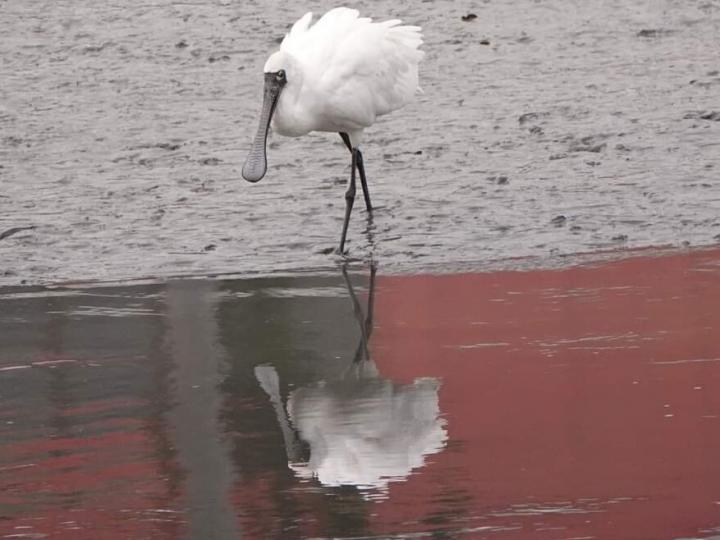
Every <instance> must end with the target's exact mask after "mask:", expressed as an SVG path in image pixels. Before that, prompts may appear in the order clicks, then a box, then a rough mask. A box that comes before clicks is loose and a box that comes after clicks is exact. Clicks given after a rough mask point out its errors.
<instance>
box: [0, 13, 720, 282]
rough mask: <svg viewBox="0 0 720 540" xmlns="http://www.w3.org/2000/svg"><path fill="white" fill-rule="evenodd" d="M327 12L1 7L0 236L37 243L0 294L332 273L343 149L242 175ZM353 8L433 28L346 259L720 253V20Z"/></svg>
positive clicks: (381, 151)
mask: <svg viewBox="0 0 720 540" xmlns="http://www.w3.org/2000/svg"><path fill="white" fill-rule="evenodd" d="M330 5H331V3H330V2H315V1H313V2H309V3H306V4H303V5H302V6H300V5H293V4H290V5H288V4H287V3H284V2H283V3H281V2H275V1H272V2H232V1H230V0H222V1H215V2H182V3H180V2H170V1H157V2H142V3H135V4H133V5H129V4H127V3H125V2H102V3H97V2H87V1H83V0H73V1H68V0H60V1H52V2H23V1H20V0H5V1H3V2H2V3H1V4H0V13H1V14H2V16H0V36H2V39H0V58H2V61H1V62H0V80H2V84H1V85H0V234H1V233H2V232H3V231H6V230H9V229H11V228H14V227H34V229H27V230H23V231H20V232H17V233H16V234H14V235H12V236H8V237H6V238H4V239H2V240H0V283H3V284H18V283H21V282H25V283H29V284H34V283H53V282H54V283H57V282H62V281H67V280H78V279H80V280H119V279H126V278H136V277H138V276H161V277H163V276H173V275H188V274H195V275H197V274H208V273H216V272H238V273H246V272H259V273H267V272H270V271H276V270H279V269H280V270H287V269H299V268H308V267H314V268H332V267H333V266H334V264H335V260H334V259H333V257H331V256H327V255H324V254H323V251H324V250H325V249H326V248H328V247H333V246H334V245H336V243H337V241H338V237H339V232H340V226H341V220H342V216H343V209H344V199H343V192H344V187H343V185H342V184H343V183H344V182H345V181H346V177H347V175H348V173H349V170H348V169H349V160H348V157H347V152H346V151H345V150H344V148H343V147H342V144H341V142H340V140H339V137H337V136H334V135H332V136H330V135H327V136H326V135H313V136H309V137H304V138H301V139H284V138H281V137H273V138H272V141H271V145H270V149H269V160H270V171H269V174H268V176H267V177H266V178H265V179H264V180H263V181H262V182H260V183H259V184H257V185H250V184H247V183H245V182H244V181H242V180H241V177H240V168H241V165H242V161H243V159H244V156H245V152H246V151H247V148H248V146H249V142H250V138H251V135H252V133H253V131H254V129H255V127H256V115H257V113H258V111H259V108H260V95H261V88H260V85H261V76H260V72H261V70H262V65H263V63H264V60H265V58H266V57H267V55H268V54H269V52H270V51H272V50H273V49H274V48H275V47H277V39H278V38H279V37H281V36H282V35H283V33H284V32H285V31H286V29H287V27H288V25H289V24H290V23H292V22H293V21H294V20H295V19H297V18H298V17H299V16H300V15H302V14H303V13H304V11H306V10H307V9H312V10H314V11H315V12H316V13H322V12H323V11H324V10H326V9H327V8H328V7H330ZM354 5H355V6H357V7H359V8H360V9H361V10H362V11H363V13H365V14H369V15H371V16H374V17H376V18H389V17H400V18H402V19H404V20H406V21H408V22H409V23H413V24H420V25H422V26H423V27H424V31H425V38H426V45H425V50H426V51H427V57H426V60H425V63H424V65H423V68H422V74H421V78H422V86H423V88H424V94H422V95H421V96H420V97H419V99H418V100H417V102H416V103H414V104H412V105H410V106H408V107H407V108H405V109H403V110H402V111H399V112H397V113H395V114H393V115H392V117H389V118H388V119H387V120H383V121H382V122H380V123H379V124H377V125H376V126H373V128H372V129H371V130H369V131H368V133H367V138H366V144H365V147H364V153H365V157H366V162H367V169H368V175H369V178H370V185H371V191H372V195H373V200H374V202H375V204H376V206H378V209H377V211H376V212H375V217H374V222H373V223H372V226H370V227H369V229H370V233H371V234H366V233H364V232H363V230H364V229H366V228H368V223H367V222H366V220H365V216H364V213H363V211H362V209H361V208H359V209H358V210H357V213H356V215H355V216H354V219H353V222H352V226H351V231H350V243H349V248H350V253H351V255H352V256H353V257H355V258H358V259H367V258H368V257H369V256H370V254H371V253H372V254H373V256H374V258H375V259H376V260H380V261H382V263H383V264H384V268H385V271H386V272H399V271H403V270H408V269H412V270H423V269H426V268H428V267H435V268H437V267H439V266H440V267H448V268H453V266H454V265H455V264H456V263H457V262H458V261H460V260H462V261H474V262H477V265H478V267H479V266H481V265H486V264H488V262H489V261H498V260H505V259H508V258H516V257H529V258H531V259H532V260H533V261H535V264H539V265H546V264H552V261H554V260H555V258H556V257H557V256H558V255H563V254H568V253H577V252H589V251H595V250H597V249H607V248H615V247H623V246H628V247H641V246H651V245H652V246H657V245H674V246H678V245H682V244H684V243H689V244H691V245H693V246H697V245H707V244H712V243H714V242H716V241H717V239H718V234H720V218H718V215H719V213H718V208H719V207H720V188H719V186H718V180H717V176H718V169H720V146H719V145H720V142H719V141H720V122H718V119H720V112H718V103H717V95H718V91H720V74H719V73H718V72H719V70H720V63H719V62H718V58H720V3H719V2H718V1H717V0H693V1H680V0H644V1H640V2H624V1H620V0H614V1H610V2H600V3H596V5H584V4H583V5H578V4H577V3H575V2H570V1H568V0H556V1H552V2H536V1H533V0H517V1H514V2H469V3H465V4H462V5H461V4H458V3H456V2H449V1H444V2H441V1H435V2H422V3H418V2H414V3H404V4H402V5H399V4H398V3H397V2H390V1H379V2H357V3H355V4H354ZM468 12H473V13H476V14H477V16H478V17H477V19H475V20H473V21H469V22H465V21H463V20H461V16H463V15H466V14H467V13H468ZM481 261H482V263H481Z"/></svg>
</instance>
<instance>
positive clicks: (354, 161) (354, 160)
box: [339, 150, 357, 255]
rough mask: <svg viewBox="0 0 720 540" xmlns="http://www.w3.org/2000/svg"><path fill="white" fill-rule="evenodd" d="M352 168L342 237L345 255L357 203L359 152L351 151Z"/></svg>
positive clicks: (346, 195)
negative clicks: (346, 242) (356, 187)
mask: <svg viewBox="0 0 720 540" xmlns="http://www.w3.org/2000/svg"><path fill="white" fill-rule="evenodd" d="M350 152H351V153H352V166H351V168H350V169H351V170H350V185H349V186H348V188H347V191H346V192H345V221H344V223H343V230H342V236H341V237H340V250H339V251H340V254H341V255H342V254H343V253H345V238H346V237H347V230H348V224H349V223H350V214H351V213H352V208H353V204H354V203H355V167H356V165H357V150H351V151H350Z"/></svg>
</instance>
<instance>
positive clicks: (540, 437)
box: [0, 249, 720, 540]
mask: <svg viewBox="0 0 720 540" xmlns="http://www.w3.org/2000/svg"><path fill="white" fill-rule="evenodd" d="M718 305H720V251H719V250H717V249H714V250H704V251H702V250H701V251H694V252H688V253H685V254H677V253H676V254H672V255H667V256H662V257H660V256H655V255H639V256H636V257H634V258H631V259H627V260H620V261H613V262H599V263H595V264H588V265H584V266H578V267H575V268H569V269H563V270H553V271H514V272H513V271H508V272H491V273H466V274H455V275H435V276H434V275H418V276H397V275H386V274H384V273H383V270H382V267H379V268H378V269H377V272H376V274H375V273H374V271H373V270H371V269H370V268H364V269H362V270H356V271H352V272H347V273H343V271H342V270H341V269H338V270H337V271H336V272H335V273H334V274H328V275H324V276H322V275H312V274H298V275H295V276H288V277H274V278H258V279H226V280H221V279H217V280H175V281H170V282H168V283H163V284H137V285H126V286H115V287H110V286H77V287H62V288H53V289H31V288H14V289H5V290H3V291H2V292H0V538H53V539H55V538H57V539H64V538H67V539H70V538H72V539H83V538H87V539H90V538H137V539H141V538H158V539H160V538H167V539H171V538H172V539H174V538H197V539H201V538H202V539H204V538H222V539H225V538H228V539H230V538H233V539H234V538H242V537H245V538H306V537H316V538H358V537H360V538H366V537H371V538H375V537H377V538H386V537H388V535H399V537H408V538H415V537H423V536H433V537H451V538H454V537H463V536H464V537H468V538H487V539H496V538H497V539H503V538H507V539H513V540H515V539H548V540H549V539H558V538H565V539H569V538H588V539H589V538H598V539H600V538H623V539H638V540H640V539H648V538H653V539H668V540H670V539H677V538H702V539H710V538H716V537H717V535H718V534H720V465H719V464H718V460H717V456H718V453H719V452H720V342H719V341H718V339H717V329H718V327H720V314H719V312H718V310H717V306H718Z"/></svg>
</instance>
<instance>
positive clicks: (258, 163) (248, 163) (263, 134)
mask: <svg viewBox="0 0 720 540" xmlns="http://www.w3.org/2000/svg"><path fill="white" fill-rule="evenodd" d="M280 90H282V84H281V83H280V82H279V81H278V78H277V76H276V74H275V73H266V74H265V90H264V92H263V106H262V111H260V123H259V125H258V130H257V133H256V134H255V138H254V139H253V142H252V147H251V148H250V152H248V156H247V158H246V159H245V164H244V165H243V168H242V175H243V178H244V179H245V180H247V181H248V182H257V181H258V180H260V179H261V178H262V177H263V176H265V171H267V158H266V154H265V145H266V142H267V135H268V129H270V121H271V120H272V115H273V112H274V111H275V106H276V105H277V100H278V97H279V96H280Z"/></svg>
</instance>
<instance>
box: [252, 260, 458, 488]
mask: <svg viewBox="0 0 720 540" xmlns="http://www.w3.org/2000/svg"><path fill="white" fill-rule="evenodd" d="M343 275H344V277H345V280H346V284H347V287H348V291H349V293H350V297H351V299H352V301H353V309H354V311H355V314H356V315H358V317H357V318H358V322H359V323H360V329H361V338H360V343H359V345H358V348H357V351H356V354H355V358H354V360H353V362H352V364H351V365H350V366H349V367H348V370H347V371H346V373H345V375H344V376H343V377H342V378H341V379H339V380H332V381H320V382H318V383H315V384H313V385H311V386H306V387H303V388H298V389H296V390H294V391H292V392H291V393H290V395H289V396H288V399H287V404H286V405H283V402H282V398H281V396H280V389H279V381H278V376H277V373H276V371H275V369H274V368H273V367H272V366H267V365H266V366H258V367H257V368H255V375H256V377H257V379H258V381H259V383H260V385H261V386H262V388H263V389H264V390H265V392H266V393H267V394H268V395H269V396H270V400H271V402H272V403H273V407H274V408H275V412H276V414H277V417H278V422H279V423H280V427H281V429H282V432H283V438H284V440H285V447H286V451H287V454H288V461H289V465H290V468H292V469H293V471H295V473H296V474H297V475H298V476H300V477H301V478H313V477H315V478H317V479H318V480H319V481H320V482H321V483H322V484H323V485H327V486H340V485H354V486H357V487H360V488H379V489H381V490H382V489H384V488H386V486H387V484H388V482H389V481H391V480H393V479H403V478H406V477H407V476H408V475H409V474H410V473H411V471H412V470H413V469H417V468H419V467H421V466H422V465H423V463H424V461H425V456H427V455H430V454H434V453H437V452H439V451H440V450H441V449H442V448H443V447H444V444H445V440H446V438H447V434H446V432H445V428H444V420H442V419H441V418H440V408H439V403H438V389H439V386H440V383H439V381H437V380H436V379H431V378H419V379H416V380H415V381H414V382H413V383H411V384H397V383H394V382H392V381H389V380H387V379H384V378H382V376H381V375H380V374H379V372H378V370H377V367H376V366H375V363H374V362H373V361H372V360H371V359H370V357H369V355H368V347H367V339H368V337H369V335H370V333H371V330H372V305H373V291H374V282H375V268H374V267H373V268H372V269H371V275H370V295H369V299H368V311H367V317H366V318H365V320H364V321H363V320H362V309H361V308H360V304H359V302H358V300H357V297H356V296H355V292H354V290H353V288H352V284H351V283H350V280H349V278H348V276H347V273H346V271H345V270H344V269H343ZM308 450H309V456H308Z"/></svg>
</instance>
